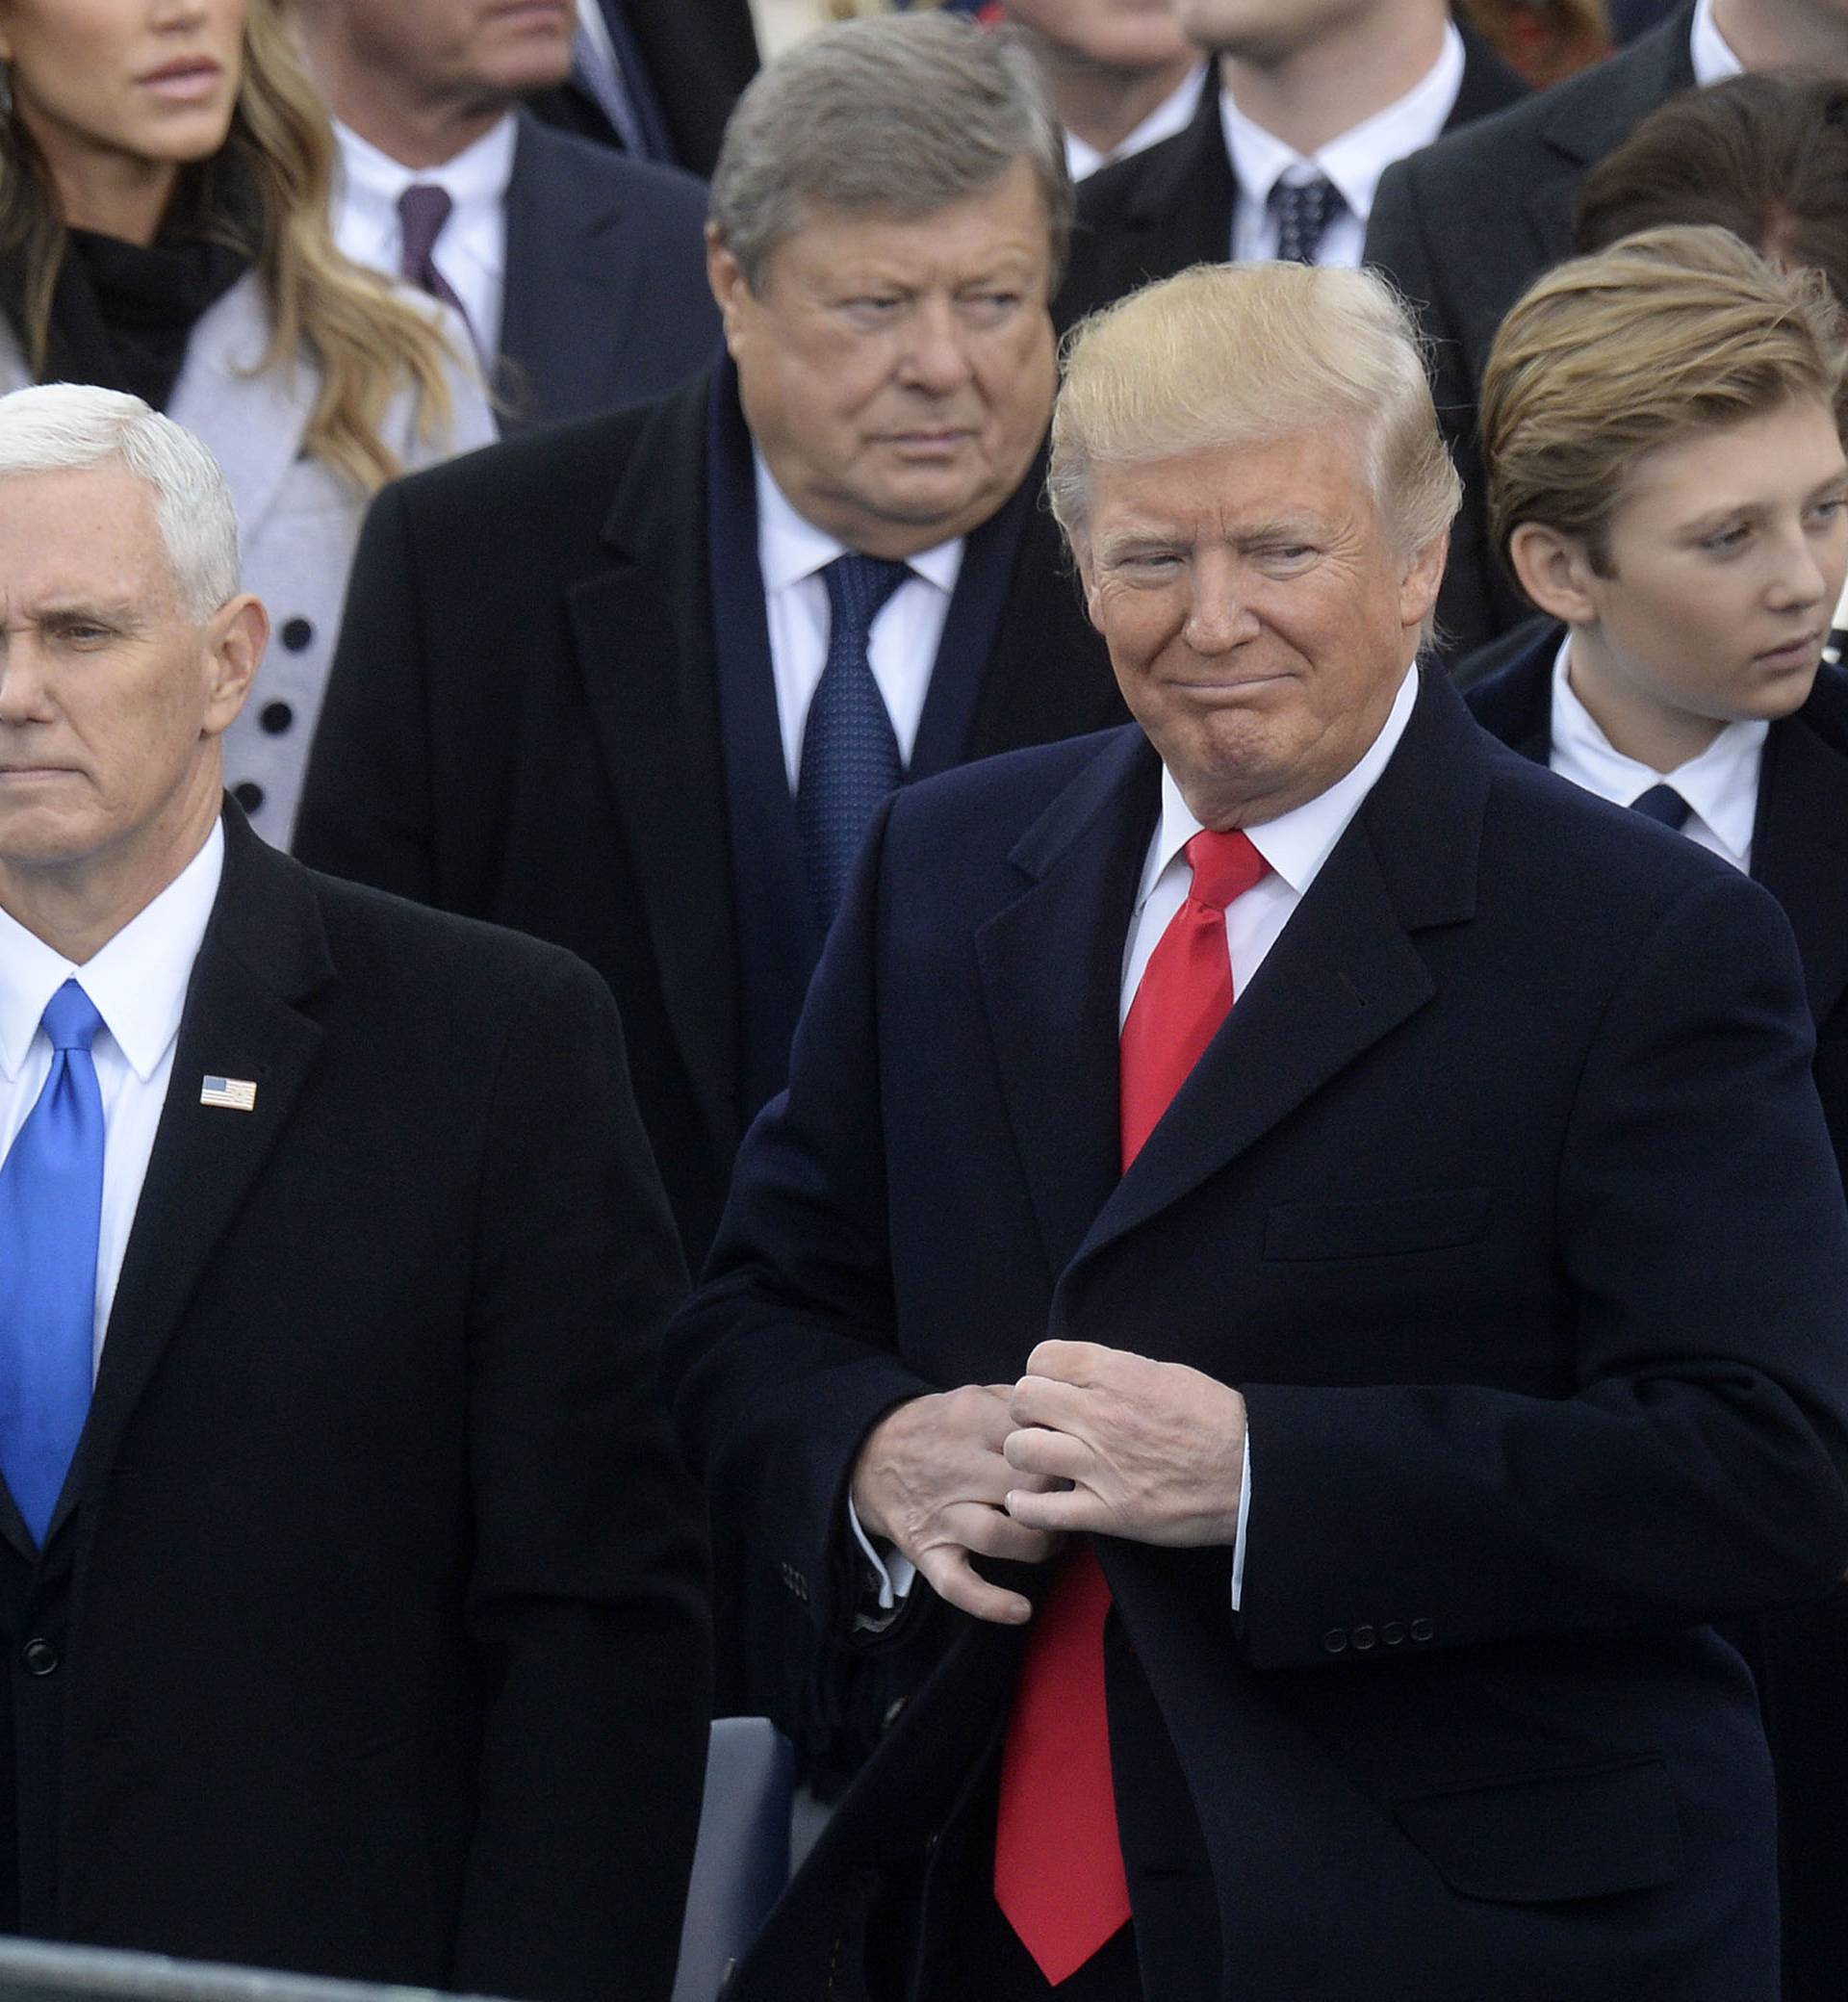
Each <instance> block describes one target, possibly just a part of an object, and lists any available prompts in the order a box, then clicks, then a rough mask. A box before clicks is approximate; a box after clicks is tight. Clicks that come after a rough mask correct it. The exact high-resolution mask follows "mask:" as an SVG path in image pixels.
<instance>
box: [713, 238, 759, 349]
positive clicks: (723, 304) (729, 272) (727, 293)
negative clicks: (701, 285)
mask: <svg viewBox="0 0 1848 2002" xmlns="http://www.w3.org/2000/svg"><path fill="white" fill-rule="evenodd" d="M706 283H707V284H708V285H709V286H710V287H711V288H712V296H713V298H714V299H715V300H716V301H717V303H718V308H719V318H720V320H721V321H723V322H724V324H725V341H726V346H727V347H731V345H732V331H733V329H734V327H735V325H736V322H737V317H738V308H739V306H740V305H741V304H742V303H743V295H744V294H745V293H746V292H748V291H749V290H750V287H749V286H748V285H747V284H746V283H745V278H744V269H743V268H742V266H740V265H739V263H738V260H737V259H736V258H735V257H733V256H732V253H731V251H729V250H728V249H727V248H726V247H725V245H724V244H722V243H720V241H719V239H718V235H717V233H716V232H715V231H714V229H713V227H712V225H711V224H710V223H709V222H708V223H707V224H706Z"/></svg>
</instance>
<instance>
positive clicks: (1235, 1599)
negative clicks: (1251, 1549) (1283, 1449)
mask: <svg viewBox="0 0 1848 2002" xmlns="http://www.w3.org/2000/svg"><path fill="white" fill-rule="evenodd" d="M1250 1515H1251V1434H1250V1432H1249V1431H1247V1432H1246V1433H1245V1472H1244V1473H1243V1474H1242V1475H1240V1476H1239V1534H1238V1540H1237V1542H1235V1543H1234V1544H1233V1546H1232V1610H1233V1611H1234V1612H1237V1611H1238V1609H1239V1601H1240V1600H1241V1599H1243V1598H1244V1596H1245V1524H1246V1522H1248V1521H1249V1519H1250Z"/></svg>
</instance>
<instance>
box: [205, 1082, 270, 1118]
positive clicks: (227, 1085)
mask: <svg viewBox="0 0 1848 2002" xmlns="http://www.w3.org/2000/svg"><path fill="white" fill-rule="evenodd" d="M199 1103H200V1104H201V1105H221V1106H223V1107H225V1108H226V1110H227V1111H230V1112H234V1113H253V1112H255V1111H256V1109H257V1087H256V1081H255V1080H254V1079H253V1078H247V1077H209V1078H206V1079H205V1080H204V1081H203V1082H202V1083H201V1084H200V1086H199Z"/></svg>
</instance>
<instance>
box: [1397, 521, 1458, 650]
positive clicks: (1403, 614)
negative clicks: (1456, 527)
mask: <svg viewBox="0 0 1848 2002" xmlns="http://www.w3.org/2000/svg"><path fill="white" fill-rule="evenodd" d="M1449 555H1450V531H1449V529H1446V530H1445V532H1444V533H1443V534H1442V535H1433V536H1432V537H1431V539H1430V541H1429V542H1427V543H1426V544H1425V545H1424V548H1423V549H1422V550H1420V551H1419V552H1418V553H1417V554H1416V555H1414V556H1413V558H1412V560H1411V564H1410V567H1409V568H1408V569H1407V570H1406V572H1405V576H1404V578H1403V580H1402V581H1401V583H1400V584H1399V622H1400V624H1401V625H1403V626H1405V627H1407V628H1410V627H1414V626H1423V625H1424V621H1425V620H1426V619H1428V618H1429V617H1430V615H1431V612H1432V610H1433V608H1434V607H1435V606H1436V604H1437V593H1438V587H1439V586H1440V585H1441V584H1442V583H1443V581H1444V564H1445V560H1446V558H1447V557H1448V556H1449Z"/></svg>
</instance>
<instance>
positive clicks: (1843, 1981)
mask: <svg viewBox="0 0 1848 2002" xmlns="http://www.w3.org/2000/svg"><path fill="white" fill-rule="evenodd" d="M1751 81H1752V82H1754V83H1755V84H1757V85H1758V86H1760V87H1761V88H1763V89H1766V90H1771V89H1776V88H1779V87H1777V86H1775V85H1773V84H1772V82H1771V80H1769V79H1753V80H1751ZM1721 88H1723V89H1724V88H1728V87H1724V86H1723V87H1721ZM1669 110H1670V111H1673V110H1674V107H1670V108H1669ZM1660 116H1668V114H1667V113H1664V114H1662V115H1660ZM1845 370H1848V347H1844V342H1843V334H1842V329H1841V326H1840V323H1839V312H1838V309H1837V308H1836V307H1835V305H1834V303H1833V302H1832V301H1831V299H1830V298H1829V296H1828V295H1827V293H1826V291H1825V289H1824V287H1823V283H1822V281H1821V279H1820V278H1818V277H1817V276H1816V274H1815V273H1813V272H1810V271H1804V272H1802V273H1799V274H1790V273H1786V272H1781V271H1779V270H1777V269H1773V268H1772V267H1771V266H1769V265H1768V264H1766V263H1765V262H1764V261H1763V260H1761V259H1760V258H1758V256H1757V255H1756V254H1755V253H1754V252H1753V251H1751V250H1749V249H1747V248H1746V247H1745V246H1744V245H1742V244H1740V243H1739V242H1738V241H1737V239H1736V238H1734V237H1732V236H1731V235H1728V234H1726V233H1724V232H1722V231H1720V230H1718V229H1715V228H1712V227H1699V228H1691V227H1683V228H1662V229H1656V230H1652V231H1649V232H1647V233H1645V234H1643V235H1641V236H1636V237H1631V238H1628V239H1626V240H1624V241H1622V242H1620V243H1619V244H1615V245H1613V246H1612V247H1611V248H1609V249H1607V250H1604V251H1602V252H1600V253H1598V254H1596V255H1593V256H1589V257H1584V258H1579V259H1577V260H1575V261H1573V262H1571V263H1568V264H1564V265H1561V266H1559V267H1557V268H1556V269H1554V270H1553V271H1552V272H1550V273H1549V274H1548V275H1547V276H1546V277H1545V278H1543V279H1541V280H1540V281H1539V283H1538V284H1537V285H1535V286H1534V287H1533V288H1532V289H1531V290H1530V291H1529V292H1528V293H1527V295H1526V296H1525V297H1523V298H1522V299H1521V300H1519V301H1518V302H1517V304H1516V305H1515V307H1514V309H1513V311H1512V312H1511V313H1510V314H1509V315H1508V318H1507V320H1506V321H1504V322H1503V323H1502V328H1501V334H1500V336H1499V337H1498V339H1497V342H1496V345H1495V347H1494V348H1493V349H1492V350H1491V352H1490V356H1489V366H1488V370H1487V372H1486V373H1485V375H1484V378H1483V390H1482V427H1483V439H1484V443H1485V445H1486V446H1487V448H1488V464H1489V469H1490V473H1489V501H1490V519H1491V522H1492V523H1493V525H1494V529H1495V534H1496V539H1497V547H1498V548H1499V549H1501V550H1504V551H1505V552H1506V553H1507V556H1508V560H1509V562H1510V564H1511V566H1512V568H1513V571H1514V574H1515V576H1516V577H1517V578H1519V579H1520V581H1521V584H1522V588H1523V590H1524V591H1525V592H1526V593H1527V597H1528V598H1529V599H1530V600H1531V601H1532V603H1534V604H1535V605H1537V606H1538V607H1539V609H1540V611H1541V612H1542V614H1543V617H1542V619H1541V620H1540V621H1538V622H1537V623H1536V624H1534V625H1530V626H1527V627H1523V628H1520V629H1517V632H1516V633H1515V634H1513V635H1510V637H1509V638H1507V639H1505V640H1503V641H1501V642H1500V643H1499V646H1498V648H1497V649H1496V652H1497V653H1498V655H1500V658H1499V659H1498V660H1497V661H1495V662H1494V663H1491V664H1489V665H1487V666H1486V667H1484V668H1483V669H1482V670H1481V671H1480V674H1479V678H1475V677H1473V681H1472V686H1471V688H1470V694H1469V700H1470V706H1471V707H1472V709H1473V710H1474V711H1475V713H1476V720H1477V721H1478V722H1480V723H1482V724H1483V725H1485V726H1486V727H1487V728H1488V729H1489V730H1491V731H1492V732H1494V733H1495V734H1496V735H1497V736H1499V737H1500V738H1501V740H1502V741H1503V742H1504V743H1507V744H1509V745H1511V746H1512V747H1513V748H1514V749H1515V750H1517V751H1520V752H1522V753H1524V754H1525V755H1526V756H1527V757H1532V758H1535V759H1537V760H1538V761H1539V762H1541V763H1543V764H1549V765H1551V766H1552V768H1553V770H1554V771H1555V772H1558V773H1559V774H1561V775H1562V776H1563V777H1566V778H1569V779H1571V780H1573V781H1574V782H1575V783H1577V784H1578V785H1581V786H1583V787H1584V788H1585V789H1586V790H1587V791H1590V792H1593V793H1596V794H1598V795H1599V796H1600V797H1601V798H1604V799H1606V800H1609V801H1611V802H1612V803H1613V804H1615V805H1617V806H1622V807H1631V808H1635V809H1638V810H1639V811H1641V812H1642V813H1644V814H1647V815H1650V816H1652V817H1654V818H1657V819H1660V820H1661V821H1663V822H1664V823H1665V824H1666V825H1667V826H1669V827H1672V828H1679V830H1680V831H1681V834H1682V835H1683V836H1684V837H1685V838H1686V839H1688V840H1689V841H1691V842H1694V843H1696V844H1698V845H1699V846H1700V847H1702V848H1706V849H1708V850H1710V851H1711V852H1712V853H1713V854H1715V855H1717V856H1719V857H1720V859H1721V860H1723V861H1725V862H1728V863H1730V864H1731V865H1732V867H1733V868H1734V869H1736V870H1739V871H1740V872H1742V873H1747V874H1750V875H1751V876H1752V877H1753V878H1754V880H1755V881H1757V882H1759V883H1762V884H1763V885H1764V886H1765V887H1766V888H1767V889H1768V890H1770V891H1771V892H1772V893H1773V894H1774V895H1775V896H1776V897H1777V899H1778V901H1779V903H1780V904H1782V905H1783V907H1784V912H1785V914H1786V915H1787V916H1788V918H1789V920H1790V924H1791V928H1792V930H1793V931H1794V932H1795V934H1796V938H1797V946H1798V950H1799V952H1800V953H1801V955H1802V960H1803V971H1804V985H1805V988H1806V990H1807V992H1808V996H1809V1013H1810V1014H1811V1016H1812V1017H1813V1019H1814V1022H1815V1031H1816V1052H1815V1081H1816V1088H1817V1091H1819V1093H1820V1095H1821V1098H1822V1107H1823V1112H1824V1114H1825V1116H1826V1117H1827V1118H1828V1122H1829V1126H1830V1130H1831V1133H1832V1136H1833V1138H1834V1141H1835V1156H1836V1161H1837V1164H1838V1165H1839V1166H1841V1167H1842V1168H1844V1170H1848V929H1844V927H1843V925H1842V922H1841V912H1842V910H1843V906H1844V903H1848V675H1844V673H1843V672H1842V670H1841V669H1839V668H1836V667H1828V666H1824V665H1823V664H1822V650H1823V646H1824V642H1825V640H1826V639H1827V637H1828V632H1829V626H1830V621H1831V617H1832V615H1833V612H1834V608H1835V603H1836V600H1837V599H1838V598H1839V596H1840V594H1841V589H1842V585H1843V582H1844V579H1848V460H1845V459H1844V457H1843V452H1842V441H1841V424H1840V397H1841V386H1842V379H1843V374H1844V371H1845ZM1745 1638H1746V1640H1747V1642H1748V1648H1749V1652H1750V1654H1751V1655H1752V1656H1753V1657H1754V1665H1755V1667H1756V1668H1757V1670H1758V1676H1759V1681H1760V1690H1761V1695H1762V1699H1763V1707H1764V1715H1765V1724H1766V1729H1767V1732H1768V1735H1769V1737H1770V1741H1771V1750H1772V1755H1773V1758H1774V1759H1775V1762H1776V1765H1777V1773H1778V1807H1779V1823H1780V1827H1779V1842H1780V1855H1781V1881H1782V1907H1783V1925H1784V1995H1785V1997H1786V1998H1788V2002H1830V1998H1834V1997H1836V1996H1839V1995H1840V1994H1841V1993H1842V1992H1843V1990H1844V1989H1845V1988H1848V1938H1844V1935H1843V1932H1842V1928H1841V1924H1840V1914H1841V1882H1842V1874H1843V1872H1844V1870H1848V1717H1845V1716H1844V1712H1843V1707H1842V1702H1841V1691H1842V1688H1843V1687H1844V1686H1848V1595H1845V1594H1844V1593H1843V1592H1841V1591H1837V1592H1835V1594H1834V1595H1833V1596H1832V1597H1831V1598H1829V1599H1828V1600H1826V1601H1824V1602H1823V1603H1822V1604H1820V1605H1818V1606H1814V1607H1810V1606H1805V1607H1801V1608H1798V1609H1794V1610H1792V1611H1789V1612H1784V1613H1777V1614H1771V1615H1766V1616H1765V1617H1764V1618H1763V1619H1762V1620H1760V1621H1759V1622H1758V1623H1757V1624H1756V1627H1755V1628H1754V1629H1753V1630H1750V1631H1749V1632H1748V1633H1747V1634H1746V1636H1745Z"/></svg>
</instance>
